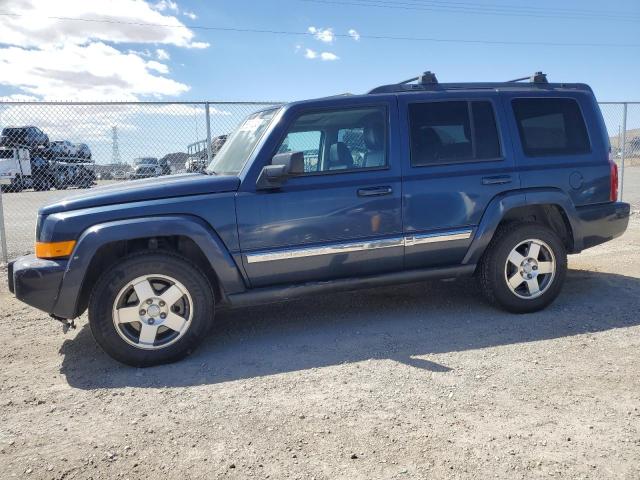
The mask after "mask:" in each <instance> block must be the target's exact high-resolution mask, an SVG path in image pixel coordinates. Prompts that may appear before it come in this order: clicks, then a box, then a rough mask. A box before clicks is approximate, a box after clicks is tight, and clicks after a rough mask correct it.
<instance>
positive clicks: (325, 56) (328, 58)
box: [320, 52, 340, 61]
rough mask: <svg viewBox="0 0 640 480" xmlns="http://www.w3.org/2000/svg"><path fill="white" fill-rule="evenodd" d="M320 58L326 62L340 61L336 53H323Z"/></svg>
mask: <svg viewBox="0 0 640 480" xmlns="http://www.w3.org/2000/svg"><path fill="white" fill-rule="evenodd" d="M320 58H321V59H322V60H324V61H333V60H338V59H339V58H340V57H338V56H337V55H336V54H335V53H331V52H322V53H321V54H320Z"/></svg>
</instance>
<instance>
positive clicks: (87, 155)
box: [76, 143, 91, 160]
mask: <svg viewBox="0 0 640 480" xmlns="http://www.w3.org/2000/svg"><path fill="white" fill-rule="evenodd" d="M76 151H77V154H76V156H77V157H78V158H81V159H83V160H91V149H90V148H89V145H87V144H86V143H78V144H77V145H76Z"/></svg>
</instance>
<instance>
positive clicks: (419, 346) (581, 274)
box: [60, 270, 640, 389]
mask: <svg viewBox="0 0 640 480" xmlns="http://www.w3.org/2000/svg"><path fill="white" fill-rule="evenodd" d="M639 307H640V279H638V278H634V277H627V276H624V275H617V274H611V273H599V272H591V271H583V270H571V271H569V274H568V276H567V281H566V284H565V287H564V290H563V292H562V293H561V295H560V297H559V298H558V299H557V300H556V302H555V303H554V304H553V305H551V306H550V307H549V308H547V309H546V310H544V311H542V312H537V313H533V314H527V315H513V314H509V313H505V312H503V311H501V310H497V309H495V308H492V307H491V306H489V305H487V304H486V303H485V301H484V300H483V299H482V297H481V296H480V294H479V292H478V291H477V289H476V287H475V282H473V280H470V279H466V280H458V281H451V282H423V283H414V284H410V285H398V286H393V287H384V288H376V289H370V290H360V291H356V292H349V293H339V294H332V295H323V296H322V297H318V298H311V299H305V300H298V301H295V302H289V303H283V304H274V305H268V306H261V307H251V308H244V309H236V310H229V311H226V312H220V313H219V314H218V316H217V317H216V318H217V325H216V327H214V329H213V332H212V334H211V335H210V336H209V337H208V338H207V339H205V340H204V341H203V343H202V344H201V346H200V347H199V348H198V350H197V351H196V352H195V353H194V354H193V355H191V356H189V357H188V358H186V359H184V360H182V361H180V362H178V363H175V364H172V365H163V366H159V367H153V368H147V369H135V368H131V367H127V366H124V365H121V364H119V363H117V362H115V361H114V360H112V359H111V358H109V357H108V356H107V355H106V354H105V353H103V352H102V351H101V350H100V349H99V347H97V346H96V344H95V342H94V341H93V338H92V337H91V332H90V329H89V326H88V325H87V324H85V325H84V326H82V327H81V329H80V331H79V332H78V334H77V335H76V337H75V338H73V339H68V340H65V341H64V343H63V345H62V347H61V348H60V353H61V354H62V355H64V359H63V362H62V366H61V370H60V371H61V373H62V374H64V375H65V376H66V378H67V381H68V382H69V384H70V385H71V386H73V387H76V388H80V389H101V388H119V387H138V388H158V387H165V386H168V387H175V386H193V385H202V384H216V383H222V382H229V381H233V380H239V379H247V378H253V377H260V376H265V375H276V374H281V373H286V372H293V371H301V370H308V369H315V368H322V367H326V366H331V365H338V364H343V363H351V362H360V361H365V360H369V359H390V360H394V361H398V362H402V363H403V364H406V365H410V366H412V367H414V368H420V369H425V370H429V371H432V372H443V373H444V372H447V371H449V370H451V367H449V366H447V365H442V364H440V363H438V362H437V361H436V360H435V359H433V358H429V357H430V356H434V355H437V354H440V353H447V352H461V351H465V350H474V349H480V348H486V347H494V346H499V345H510V344H516V343H523V342H535V341H540V340H546V339H553V338H561V337H568V336H572V335H579V334H584V333H588V332H601V331H605V330H609V329H614V328H621V327H628V326H634V325H638V324H640V315H638V314H637V312H638V310H639Z"/></svg>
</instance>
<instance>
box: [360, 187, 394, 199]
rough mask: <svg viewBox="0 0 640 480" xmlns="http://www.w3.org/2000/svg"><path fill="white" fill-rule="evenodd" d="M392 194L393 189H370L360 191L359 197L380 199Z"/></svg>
mask: <svg viewBox="0 0 640 480" xmlns="http://www.w3.org/2000/svg"><path fill="white" fill-rule="evenodd" d="M391 193H393V189H392V188H391V187H369V188H359V189H358V196H359V197H379V196H382V195H389V194H391Z"/></svg>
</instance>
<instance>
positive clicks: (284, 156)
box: [256, 152, 304, 190]
mask: <svg viewBox="0 0 640 480" xmlns="http://www.w3.org/2000/svg"><path fill="white" fill-rule="evenodd" d="M303 173H304V154H303V153H302V152H287V153H279V154H278V155H275V156H274V157H273V158H272V159H271V165H266V166H264V167H263V168H262V171H261V172H260V175H259V176H258V180H257V181H256V187H257V188H258V189H260V190H270V189H275V188H280V187H281V186H282V185H283V184H284V182H286V181H287V179H288V178H289V177H292V176H295V175H301V174H303Z"/></svg>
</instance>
